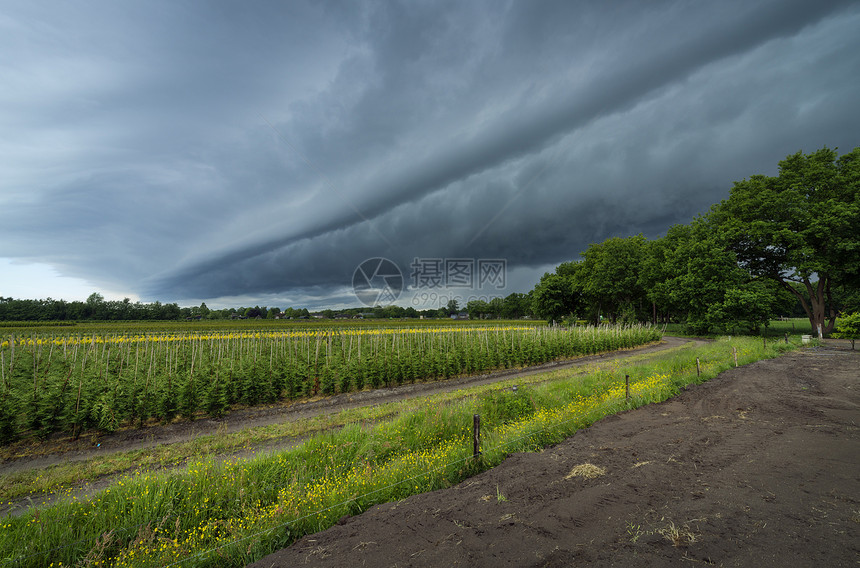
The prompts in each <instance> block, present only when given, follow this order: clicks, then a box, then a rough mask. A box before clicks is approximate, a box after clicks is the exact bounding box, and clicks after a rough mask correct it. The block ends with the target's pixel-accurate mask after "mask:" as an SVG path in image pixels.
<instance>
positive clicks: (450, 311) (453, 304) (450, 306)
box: [446, 299, 460, 316]
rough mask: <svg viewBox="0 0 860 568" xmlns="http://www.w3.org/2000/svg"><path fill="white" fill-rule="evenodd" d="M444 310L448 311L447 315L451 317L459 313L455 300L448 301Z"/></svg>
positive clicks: (458, 304)
mask: <svg viewBox="0 0 860 568" xmlns="http://www.w3.org/2000/svg"><path fill="white" fill-rule="evenodd" d="M446 308H447V309H448V315H451V316H453V315H454V314H456V313H457V312H459V311H460V303H459V302H458V301H457V300H456V299H453V300H448V305H447V306H446Z"/></svg>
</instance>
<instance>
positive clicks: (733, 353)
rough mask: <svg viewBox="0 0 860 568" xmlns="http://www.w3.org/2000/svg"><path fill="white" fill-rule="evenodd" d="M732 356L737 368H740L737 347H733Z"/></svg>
mask: <svg viewBox="0 0 860 568" xmlns="http://www.w3.org/2000/svg"><path fill="white" fill-rule="evenodd" d="M732 355H733V356H734V358H735V367H737V366H738V348H737V347H732Z"/></svg>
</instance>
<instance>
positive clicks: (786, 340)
mask: <svg viewBox="0 0 860 568" xmlns="http://www.w3.org/2000/svg"><path fill="white" fill-rule="evenodd" d="M785 342H786V343H788V334H787V333H786V334H785Z"/></svg>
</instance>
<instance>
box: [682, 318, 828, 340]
mask: <svg viewBox="0 0 860 568" xmlns="http://www.w3.org/2000/svg"><path fill="white" fill-rule="evenodd" d="M665 328H666V329H665V333H667V334H669V335H675V336H678V337H702V335H701V334H694V333H689V332H688V331H687V329H686V326H685V325H684V324H682V323H669V324H665ZM739 333H741V334H742V333H743V330H739ZM785 334H788V335H789V336H792V335H814V334H813V332H812V324H810V323H809V318H788V319H786V320H771V322H770V324H769V325H768V326H767V327H766V328H763V329H762V330H761V334H760V336H761V335H763V336H765V337H770V338H777V337H785ZM705 337H717V336H716V335H705Z"/></svg>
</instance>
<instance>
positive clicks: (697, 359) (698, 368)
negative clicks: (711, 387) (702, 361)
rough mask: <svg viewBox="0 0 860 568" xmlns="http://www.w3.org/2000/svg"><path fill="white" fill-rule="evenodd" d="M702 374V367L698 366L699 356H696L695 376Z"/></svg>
mask: <svg viewBox="0 0 860 568" xmlns="http://www.w3.org/2000/svg"><path fill="white" fill-rule="evenodd" d="M701 374H702V369H701V368H700V367H699V358H698V357H696V376H697V377H698V376H700V375H701Z"/></svg>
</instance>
